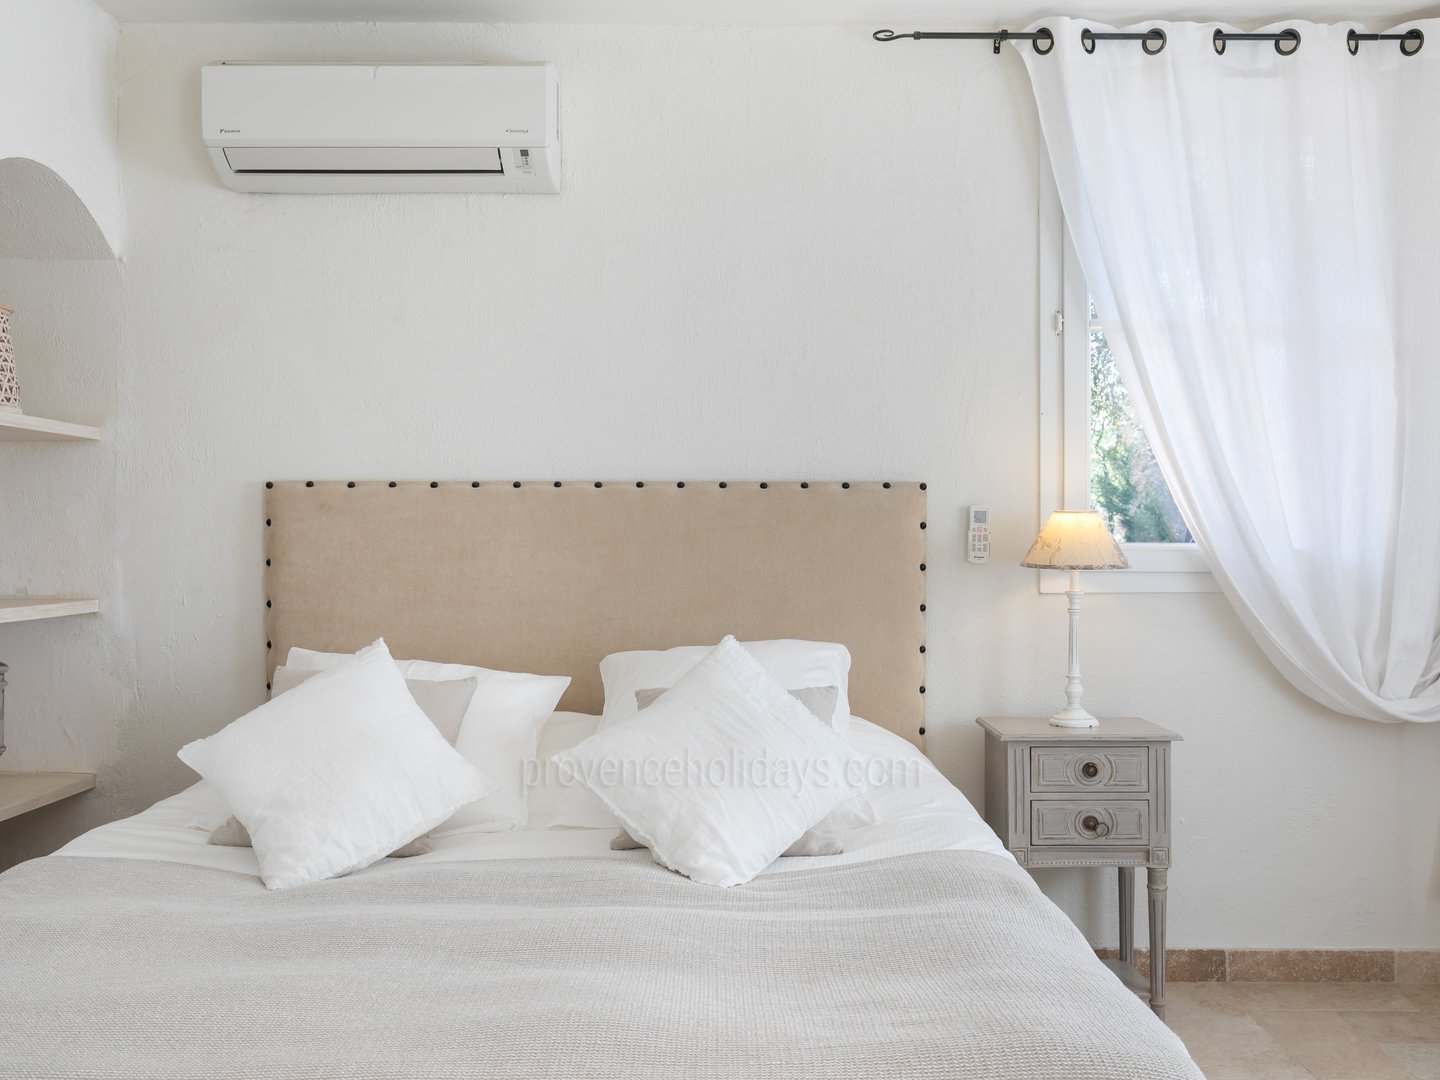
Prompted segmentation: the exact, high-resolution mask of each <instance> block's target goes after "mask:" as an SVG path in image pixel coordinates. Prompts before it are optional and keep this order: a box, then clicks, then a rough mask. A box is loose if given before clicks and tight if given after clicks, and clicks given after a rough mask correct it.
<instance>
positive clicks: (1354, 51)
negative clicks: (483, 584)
mask: <svg viewBox="0 0 1440 1080" xmlns="http://www.w3.org/2000/svg"><path fill="white" fill-rule="evenodd" d="M870 36H871V37H873V38H874V39H875V40H876V41H900V40H902V39H904V38H909V39H910V40H912V41H988V42H990V43H991V45H992V50H991V51H992V52H995V53H999V51H1000V46H1001V45H1002V44H1004V43H1005V42H1007V41H1028V42H1030V47H1031V48H1033V49H1034V50H1035V51H1036V52H1037V53H1039V54H1040V55H1041V56H1045V55H1046V54H1048V53H1049V52H1050V51H1051V50H1052V49H1054V48H1055V35H1054V34H1053V33H1051V31H1050V30H1048V29H1046V28H1045V27H1043V26H1042V27H1040V29H1038V30H1034V31H1030V32H1021V31H1016V30H963V31H962V30H913V31H911V32H910V33H908V34H897V33H896V32H895V31H894V30H876V31H875V32H874V33H873V34H872V35H870ZM1210 40H1211V43H1212V44H1213V45H1214V46H1215V53H1216V55H1217V56H1224V55H1225V47H1226V46H1227V45H1228V44H1229V43H1230V42H1232V41H1268V42H1270V43H1272V44H1273V45H1274V46H1275V51H1276V52H1277V53H1279V54H1280V55H1281V56H1293V55H1294V54H1295V52H1296V51H1297V50H1299V48H1300V31H1299V30H1294V29H1289V28H1287V29H1285V30H1280V31H1277V32H1276V33H1273V34H1230V33H1226V32H1225V31H1224V30H1216V31H1215V33H1214V34H1213V35H1212V36H1211V38H1210ZM1101 41H1138V42H1139V43H1140V48H1141V49H1143V50H1144V51H1145V52H1146V53H1148V54H1149V55H1150V56H1158V55H1159V54H1160V53H1161V52H1163V51H1164V49H1165V45H1166V37H1165V31H1164V30H1161V29H1160V28H1159V27H1158V26H1157V27H1153V28H1152V29H1150V30H1145V31H1142V32H1140V33H1136V34H1121V33H1097V32H1096V31H1094V30H1091V29H1090V28H1089V27H1088V26H1087V27H1086V28H1085V29H1083V30H1081V31H1080V47H1081V48H1082V49H1084V50H1085V51H1086V52H1087V53H1093V52H1094V51H1095V46H1096V43H1097V42H1101ZM1362 41H1396V42H1399V43H1400V52H1401V53H1402V54H1404V55H1405V56H1414V55H1415V54H1416V53H1418V52H1419V51H1420V50H1421V48H1422V47H1423V46H1424V45H1425V34H1424V32H1423V31H1421V30H1406V31H1405V32H1404V33H1403V34H1361V33H1359V32H1358V31H1355V30H1351V31H1350V32H1349V33H1348V34H1346V35H1345V47H1346V48H1347V49H1349V50H1350V55H1351V56H1356V55H1358V54H1359V52H1360V42H1362Z"/></svg>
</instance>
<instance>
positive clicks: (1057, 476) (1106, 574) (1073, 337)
mask: <svg viewBox="0 0 1440 1080" xmlns="http://www.w3.org/2000/svg"><path fill="white" fill-rule="evenodd" d="M1040 156H1041V157H1040V221H1039V225H1040V229H1039V233H1040V315H1041V318H1040V323H1041V325H1040V521H1041V523H1042V524H1043V523H1044V521H1045V519H1046V517H1047V516H1048V515H1049V514H1050V512H1051V511H1052V510H1088V509H1089V508H1090V294H1089V290H1088V289H1086V288H1085V278H1084V275H1083V274H1081V272H1080V261H1079V259H1078V258H1077V257H1076V255H1075V250H1074V247H1073V245H1072V244H1071V243H1070V238H1069V235H1068V234H1067V232H1066V230H1065V216H1064V211H1063V210H1062V209H1061V206H1060V193H1059V191H1058V190H1057V189H1056V187H1055V178H1054V175H1053V174H1052V173H1051V171H1050V158H1049V155H1048V154H1046V153H1045V150H1044V148H1043V147H1042V148H1041V151H1040ZM1121 546H1122V547H1123V548H1124V549H1125V557H1126V558H1127V559H1128V560H1129V561H1130V568H1129V569H1128V570H1091V571H1087V572H1086V573H1085V575H1084V577H1083V579H1082V581H1081V585H1082V586H1083V588H1084V589H1085V591H1086V592H1090V593H1177V592H1219V591H1220V587H1219V585H1217V584H1216V582H1215V578H1214V576H1213V575H1212V574H1211V573H1210V565H1209V562H1208V561H1207V560H1206V558H1205V556H1204V554H1202V553H1201V551H1200V549H1199V547H1198V546H1197V545H1195V544H1193V543H1189V544H1140V543H1135V544H1123V545H1121ZM1036 575H1037V576H1038V577H1039V581H1040V591H1041V592H1042V593H1059V592H1064V591H1065V585H1066V574H1065V573H1064V572H1063V571H1059V570H1037V571H1036Z"/></svg>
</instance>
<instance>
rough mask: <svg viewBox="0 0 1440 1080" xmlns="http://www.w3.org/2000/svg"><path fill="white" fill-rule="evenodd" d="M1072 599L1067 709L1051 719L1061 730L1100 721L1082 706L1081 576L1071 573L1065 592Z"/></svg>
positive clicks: (1066, 687)
mask: <svg viewBox="0 0 1440 1080" xmlns="http://www.w3.org/2000/svg"><path fill="white" fill-rule="evenodd" d="M1065 595H1066V596H1067V597H1069V599H1070V607H1069V609H1068V612H1069V615H1070V668H1069V671H1068V672H1067V673H1066V675H1065V707H1064V708H1063V709H1061V710H1060V711H1059V712H1057V713H1056V714H1055V715H1054V716H1052V717H1050V726H1051V727H1059V728H1092V727H1099V726H1100V721H1099V720H1096V719H1095V717H1093V716H1091V715H1090V713H1089V712H1087V711H1086V710H1085V707H1084V706H1082V705H1081V704H1080V699H1081V698H1082V697H1083V696H1084V694H1085V687H1083V686H1082V685H1081V684H1080V597H1081V596H1082V595H1083V594H1082V593H1081V592H1080V574H1079V572H1078V571H1076V570H1071V571H1070V587H1069V588H1068V589H1066V590H1065Z"/></svg>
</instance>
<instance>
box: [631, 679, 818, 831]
mask: <svg viewBox="0 0 1440 1080" xmlns="http://www.w3.org/2000/svg"><path fill="white" fill-rule="evenodd" d="M665 689H666V688H665V687H663V686H662V687H655V688H651V689H646V690H636V691H635V707H636V708H637V709H640V710H641V711H643V710H645V709H648V708H649V707H650V706H651V705H653V704H655V699H656V698H658V697H659V696H660V695H661V694H663V693H665ZM789 694H790V696H791V697H793V698H794V699H795V700H796V701H798V702H800V704H801V705H804V706H805V708H806V709H807V710H808V711H809V713H810V715H811V716H813V717H815V719H816V720H819V721H820V722H821V723H822V724H824V725H826V726H827V727H828V726H829V725H830V717H831V716H832V715H833V714H834V712H835V701H836V699H837V698H838V697H839V696H840V688H839V687H837V686H807V687H804V688H803V689H800V690H791V691H789ZM644 846H645V845H644V844H642V843H640V841H638V840H636V839H635V838H634V837H633V836H631V835H630V833H629V831H628V830H626V829H623V828H622V829H621V830H620V831H619V832H618V833H616V834H615V836H614V838H613V839H612V840H611V841H610V850H611V851H635V850H637V849H638V848H643V847H644ZM782 854H783V856H785V857H791V858H793V857H799V856H806V855H843V854H845V849H844V848H842V847H841V846H840V841H838V840H836V839H835V837H833V836H831V835H830V834H829V833H828V832H826V831H824V830H823V829H821V828H820V827H819V826H818V825H817V826H816V827H815V828H813V829H807V830H806V831H805V833H804V835H802V836H801V837H800V839H799V840H796V841H795V842H794V843H793V844H791V845H790V846H789V847H788V848H786V849H785V851H784V852H783V853H782Z"/></svg>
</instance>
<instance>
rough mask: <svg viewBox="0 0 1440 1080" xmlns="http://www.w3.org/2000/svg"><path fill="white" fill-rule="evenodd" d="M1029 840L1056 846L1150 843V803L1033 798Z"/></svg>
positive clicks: (1038, 844) (1034, 842) (1142, 801)
mask: <svg viewBox="0 0 1440 1080" xmlns="http://www.w3.org/2000/svg"><path fill="white" fill-rule="evenodd" d="M1030 842H1031V843H1032V844H1034V845H1036V846H1042V845H1052V846H1057V847H1066V846H1078V845H1084V846H1095V845H1100V846H1113V845H1126V846H1131V845H1137V844H1148V843H1149V842H1150V803H1149V802H1148V801H1145V800H1134V801H1131V800H1128V799H1127V800H1121V799H1107V800H1105V801H1103V802H1093V803H1084V802H1077V801H1075V800H1074V799H1066V800H1064V801H1060V800H1056V801H1053V802H1051V801H1047V800H1043V799H1034V800H1032V801H1031V803H1030Z"/></svg>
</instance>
